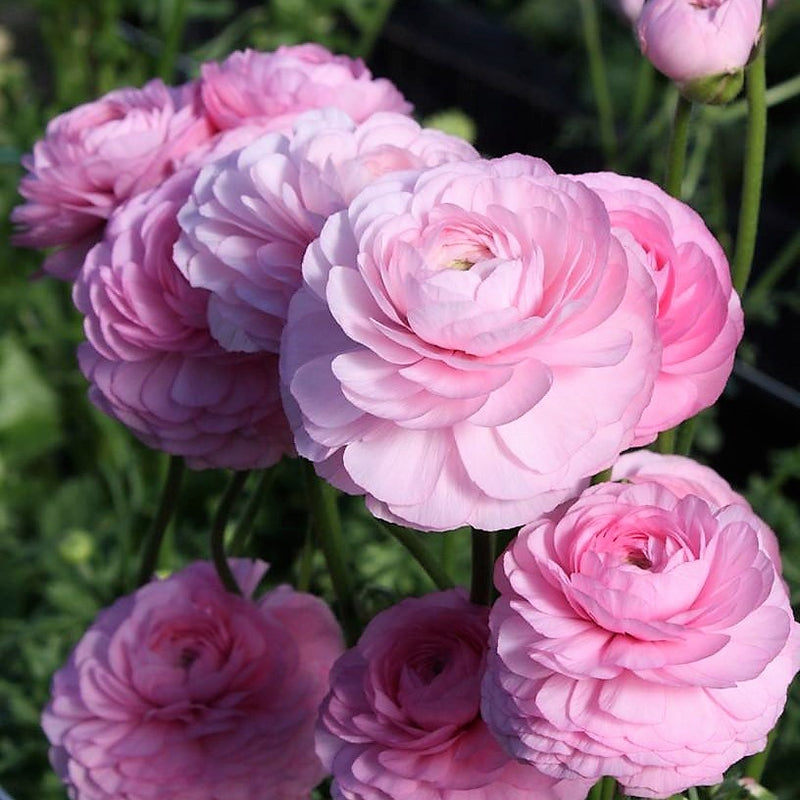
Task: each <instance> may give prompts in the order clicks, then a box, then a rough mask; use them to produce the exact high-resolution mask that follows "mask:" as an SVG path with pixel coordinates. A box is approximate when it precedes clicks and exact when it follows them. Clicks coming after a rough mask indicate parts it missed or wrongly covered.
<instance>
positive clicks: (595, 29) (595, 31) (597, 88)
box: [579, 0, 617, 168]
mask: <svg viewBox="0 0 800 800" xmlns="http://www.w3.org/2000/svg"><path fill="white" fill-rule="evenodd" d="M579 2H580V7H581V21H582V24H583V42H584V46H585V48H586V55H587V56H588V58H589V76H590V78H591V81H592V91H593V92H594V100H595V104H596V106H597V121H598V125H599V127H600V144H601V146H602V148H603V156H604V158H605V162H606V166H607V167H610V168H613V167H614V166H615V164H616V160H617V135H616V131H615V129H614V106H613V104H612V102H611V91H610V89H609V87H608V75H607V74H606V64H605V56H604V55H603V45H602V42H601V40H600V23H599V20H598V15H597V6H596V5H595V0H579Z"/></svg>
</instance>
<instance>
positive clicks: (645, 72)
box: [629, 58, 656, 132]
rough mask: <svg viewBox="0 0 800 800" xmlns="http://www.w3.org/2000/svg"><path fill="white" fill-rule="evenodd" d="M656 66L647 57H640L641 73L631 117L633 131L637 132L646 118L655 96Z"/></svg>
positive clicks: (634, 94)
mask: <svg viewBox="0 0 800 800" xmlns="http://www.w3.org/2000/svg"><path fill="white" fill-rule="evenodd" d="M655 74H656V71H655V67H654V66H653V65H652V63H651V62H650V61H648V60H647V59H646V58H642V59H640V62H639V74H638V75H637V76H636V87H635V89H634V93H633V103H632V104H631V113H630V117H629V121H630V127H631V131H632V132H635V131H636V130H637V129H638V127H639V126H640V125H641V124H642V121H643V120H644V116H645V112H646V111H647V107H648V106H649V105H650V98H651V97H652V96H653V86H654V84H655V80H654V79H655Z"/></svg>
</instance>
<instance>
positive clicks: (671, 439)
mask: <svg viewBox="0 0 800 800" xmlns="http://www.w3.org/2000/svg"><path fill="white" fill-rule="evenodd" d="M677 432H678V429H677V428H670V429H669V430H668V431H661V433H659V434H658V439H656V449H657V450H658V452H659V453H663V454H664V455H669V454H670V453H674V452H675V437H676V434H677Z"/></svg>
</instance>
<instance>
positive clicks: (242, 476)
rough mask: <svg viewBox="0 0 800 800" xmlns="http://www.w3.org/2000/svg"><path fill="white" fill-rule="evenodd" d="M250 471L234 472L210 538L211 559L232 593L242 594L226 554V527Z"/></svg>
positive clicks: (223, 583) (212, 526) (221, 501)
mask: <svg viewBox="0 0 800 800" xmlns="http://www.w3.org/2000/svg"><path fill="white" fill-rule="evenodd" d="M249 475H250V473H249V472H248V471H247V470H243V471H241V472H234V473H233V475H232V476H231V479H230V481H229V483H228V485H227V487H226V488H225V493H224V494H223V495H222V499H221V500H220V501H219V505H218V506H217V513H216V514H215V515H214V522H213V523H212V525H211V536H210V538H209V543H210V548H211V560H212V561H213V562H214V568H215V569H216V570H217V575H219V579H220V580H221V581H222V585H223V586H224V587H225V588H226V589H227V590H228V591H229V592H231V593H232V594H241V590H240V589H239V585H238V584H237V583H236V579H235V578H234V577H233V573H232V572H231V568H230V566H229V565H228V559H227V557H226V555H225V528H226V527H227V525H228V519H229V517H230V515H231V509H232V508H233V504H234V503H235V502H236V499H237V498H238V497H239V495H240V494H241V492H242V489H243V488H244V484H245V482H246V481H247V478H248V476H249Z"/></svg>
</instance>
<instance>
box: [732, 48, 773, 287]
mask: <svg viewBox="0 0 800 800" xmlns="http://www.w3.org/2000/svg"><path fill="white" fill-rule="evenodd" d="M765 40H766V35H765V34H762V36H761V42H760V44H759V46H758V49H757V52H756V56H755V58H754V59H753V61H752V62H751V63H750V66H749V67H748V68H747V75H746V84H747V87H746V88H747V107H748V112H749V113H748V116H747V132H746V134H745V144H744V171H743V174H742V202H741V205H740V207H739V227H738V230H737V231H736V247H735V248H734V256H733V268H732V269H733V286H734V288H735V289H736V291H737V292H739V296H740V297H741V296H742V295H743V293H744V289H745V287H746V286H747V281H748V279H749V277H750V268H751V266H752V264H753V254H754V253H755V248H756V234H757V232H758V216H759V211H760V208H761V184H762V182H763V179H764V152H765V148H766V144H767V104H766V97H765V95H766V91H767V73H766V41H765Z"/></svg>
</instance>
